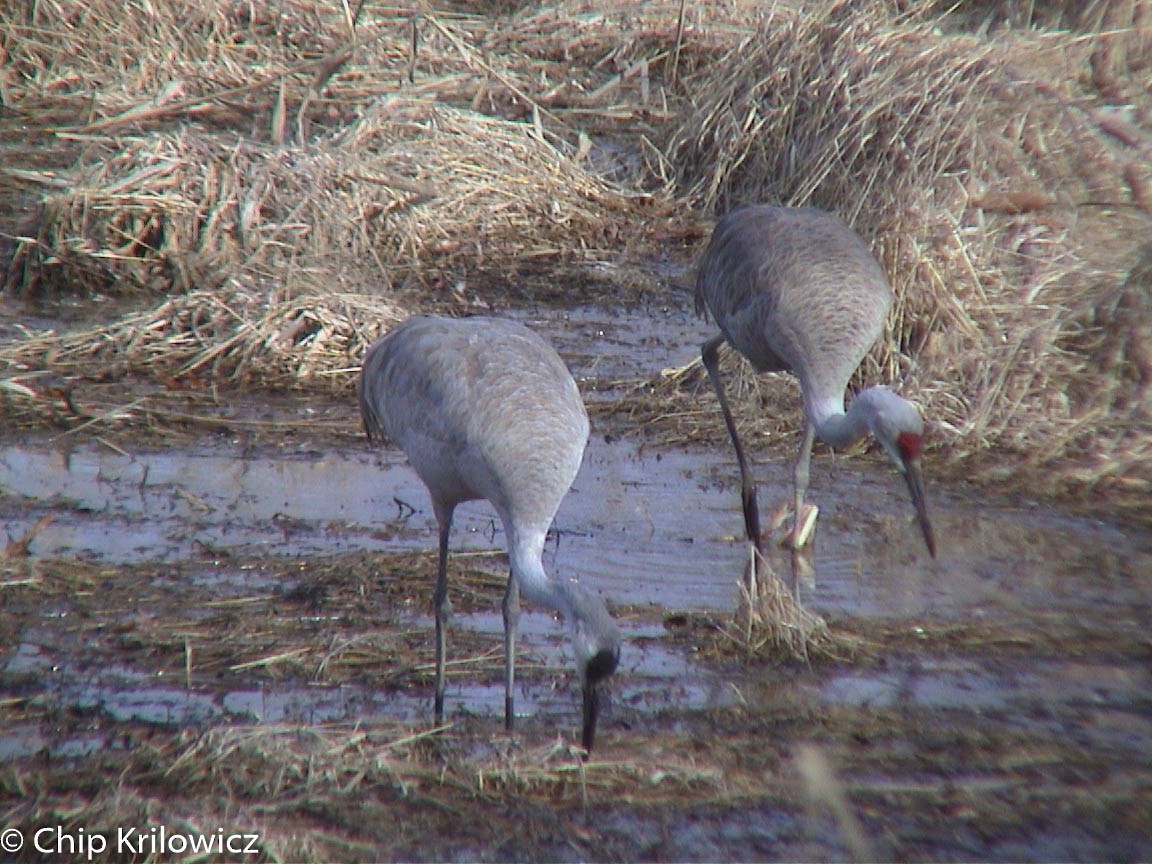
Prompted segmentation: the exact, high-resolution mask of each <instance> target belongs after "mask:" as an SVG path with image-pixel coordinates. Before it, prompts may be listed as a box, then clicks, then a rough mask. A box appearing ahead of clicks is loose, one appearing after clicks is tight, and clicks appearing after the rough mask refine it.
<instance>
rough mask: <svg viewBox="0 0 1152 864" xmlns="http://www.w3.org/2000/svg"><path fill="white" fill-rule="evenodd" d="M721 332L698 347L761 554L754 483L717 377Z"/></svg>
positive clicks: (746, 524) (747, 527)
mask: <svg viewBox="0 0 1152 864" xmlns="http://www.w3.org/2000/svg"><path fill="white" fill-rule="evenodd" d="M723 344H724V335H723V334H720V335H718V336H714V337H713V338H711V339H709V340H708V341H707V342H705V343H704V345H703V346H702V347H701V349H700V359H701V361H702V362H703V363H704V368H705V369H707V370H708V377H709V378H710V379H711V380H712V387H713V389H715V391H716V398H717V399H719V400H720V410H721V411H723V412H724V424H725V425H726V426H727V427H728V434H729V436H731V438H732V446H733V447H734V448H735V449H736V461H737V463H739V465H740V498H741V500H742V502H743V504H744V531H745V532H746V533H747V535H748V539H749V540H750V541H751V542H752V545H754V546H755V547H756V550H757V551H758V552H761V553H763V551H764V550H763V548H761V545H760V543H761V541H760V506H759V504H757V502H756V483H755V481H753V479H752V473H751V472H750V471H749V470H748V460H747V459H745V458H744V448H743V447H742V446H740V436H739V435H738V434H737V433H736V421H735V420H733V419H732V409H731V408H729V407H728V397H727V396H726V395H725V394H724V382H723V381H721V380H720V346H721V345H723Z"/></svg>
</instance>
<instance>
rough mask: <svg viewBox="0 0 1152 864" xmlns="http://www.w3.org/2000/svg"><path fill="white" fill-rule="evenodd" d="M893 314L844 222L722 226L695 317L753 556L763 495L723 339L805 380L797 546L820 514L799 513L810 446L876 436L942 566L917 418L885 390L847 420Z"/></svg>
mask: <svg viewBox="0 0 1152 864" xmlns="http://www.w3.org/2000/svg"><path fill="white" fill-rule="evenodd" d="M891 306H892V288H891V286H890V285H889V284H888V280H887V278H886V277H885V275H884V271H883V270H882V269H881V268H880V265H879V264H878V263H877V261H876V259H875V258H874V257H873V256H872V253H871V252H870V251H869V249H868V246H867V245H866V244H865V243H864V241H863V240H862V239H861V238H860V236H859V235H858V234H856V232H855V231H853V230H852V229H851V228H850V227H848V225H847V224H846V223H845V222H844V221H843V220H841V219H840V218H839V217H838V216H834V215H833V214H831V213H827V212H825V211H823V210H817V209H816V208H813V207H773V206H768V205H759V206H752V207H744V208H741V209H738V210H734V211H732V212H731V213H729V214H728V215H726V216H725V217H724V218H723V219H721V220H720V222H719V223H718V224H717V225H716V228H715V230H714V231H713V233H712V239H711V240H710V241H709V244H708V248H707V250H706V251H705V253H704V258H703V261H702V262H701V264H700V269H699V271H698V274H697V277H696V311H697V313H699V314H705V313H706V310H708V311H711V313H712V317H713V319H715V321H716V324H717V326H719V328H720V334H719V335H717V336H715V337H713V338H712V339H709V340H708V341H707V342H705V343H704V345H703V346H702V348H701V360H702V361H703V363H704V368H705V369H707V370H708V377H709V378H710V379H711V381H712V386H713V387H714V388H715V390H716V396H717V397H718V398H719V400H720V408H721V410H722V411H723V413H724V423H725V425H727V427H728V434H729V435H730V436H731V437H732V444H733V446H734V447H735V449H736V461H737V462H738V463H739V465H740V481H741V497H742V499H743V505H744V527H745V530H746V532H747V534H748V539H749V540H751V541H752V543H753V544H754V545H755V546H756V548H757V549H758V550H761V539H760V515H759V511H758V508H757V503H756V485H755V482H754V481H753V480H752V477H751V475H750V474H749V472H748V463H747V460H746V459H745V457H744V449H743V448H742V447H741V446H740V438H739V436H738V435H737V434H736V424H735V422H734V421H733V419H732V411H731V409H730V408H729V407H728V399H727V398H726V396H725V395H724V384H723V382H722V381H721V379H720V366H719V351H720V346H721V345H722V344H723V343H724V342H725V341H727V342H728V343H729V344H731V345H732V347H734V348H735V349H736V350H737V351H739V352H740V353H741V354H743V355H744V356H745V357H746V358H748V360H749V362H751V364H752V366H753V368H755V369H756V370H757V371H758V372H780V371H790V372H792V374H794V375H795V376H796V377H797V378H798V379H799V380H800V389H801V391H802V394H803V398H804V417H805V427H806V428H805V432H804V438H803V442H802V443H801V445H800V452H799V454H798V455H797V458H796V465H795V470H794V474H793V480H794V485H795V502H794V506H795V521H794V523H793V529H792V532H791V537H790V542H791V546H792V548H793V549H794V550H795V549H798V548H800V547H801V546H803V545H804V543H805V542H807V539H808V535H809V533H810V532H811V529H812V526H813V524H814V520H815V513H816V511H815V508H812V509H811V510H810V511H809V512H810V513H811V517H810V518H805V516H804V515H803V514H805V508H804V495H805V493H806V492H807V489H808V466H809V462H810V461H811V456H812V441H813V438H814V437H819V438H820V440H821V441H823V442H824V443H826V444H828V445H830V446H832V447H836V448H841V447H847V446H849V445H851V444H853V443H854V442H856V441H858V440H860V439H861V438H863V437H865V436H866V435H869V434H871V435H873V436H875V438H876V440H877V441H878V442H879V443H880V446H881V447H882V448H883V450H884V452H885V453H887V454H888V456H889V457H890V458H891V459H892V461H893V462H894V463H895V465H896V468H897V470H899V471H900V473H901V474H902V475H903V476H904V479H905V480H906V481H907V483H908V491H909V492H910V493H911V494H912V504H913V505H914V506H915V508H916V516H917V519H918V520H919V522H920V530H921V532H922V533H923V535H924V542H925V543H927V545H928V552H929V553H930V554H931V555H932V557H933V558H935V557H936V539H935V536H934V535H933V533H932V523H931V522H929V520H928V509H927V505H926V503H925V498H924V478H923V475H922V473H921V470H920V451H921V448H922V445H923V438H924V423H923V421H922V420H921V418H920V412H919V411H918V410H917V408H916V406H915V405H913V404H912V403H911V402H908V401H907V400H905V399H902V398H901V397H900V396H897V395H896V394H895V393H894V392H892V391H891V390H889V389H888V388H886V387H882V386H881V387H869V388H867V389H866V390H862V391H860V392H859V393H858V394H856V396H855V398H854V399H853V400H852V402H851V404H850V405H849V406H848V410H847V412H845V410H844V391H845V389H846V388H847V386H848V379H849V378H851V377H852V373H853V372H854V371H855V370H856V367H857V366H859V365H860V361H861V360H863V359H864V355H865V354H866V353H867V352H868V349H869V348H871V347H872V345H873V343H875V342H876V340H877V338H879V336H880V332H881V329H882V328H883V325H884V319H885V317H886V316H887V315H888V310H889V309H890V308H891ZM792 587H793V591H795V590H796V585H795V582H794V583H793V586H792Z"/></svg>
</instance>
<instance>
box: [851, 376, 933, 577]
mask: <svg viewBox="0 0 1152 864" xmlns="http://www.w3.org/2000/svg"><path fill="white" fill-rule="evenodd" d="M867 405H868V410H870V411H871V416H870V418H869V422H870V426H871V428H872V432H873V434H875V436H876V440H877V441H878V442H879V443H880V446H881V447H883V448H884V452H886V453H887V454H888V457H889V458H890V459H891V460H892V462H893V463H894V464H895V465H896V469H897V470H898V471H899V472H900V473H901V474H902V475H903V476H904V481H905V482H906V483H907V484H908V491H909V493H910V494H911V495H912V506H913V507H915V508H916V521H918V522H919V523H920V531H921V533H922V534H923V535H924V543H925V544H926V545H927V546H928V554H929V555H931V556H932V557H933V558H935V557H936V535H935V533H934V532H933V530H932V522H931V520H929V518H928V501H927V497H926V496H925V494H924V473H923V471H922V470H921V468H920V453H921V451H922V450H923V449H924V421H923V419H922V418H921V417H920V412H919V411H918V410H917V408H916V406H915V405H913V404H912V403H911V402H909V401H907V400H906V399H902V398H900V397H899V396H897V395H896V394H895V393H893V392H892V391H891V390H888V389H887V388H885V387H873V388H871V389H870V391H868V397H867Z"/></svg>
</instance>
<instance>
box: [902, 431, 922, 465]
mask: <svg viewBox="0 0 1152 864" xmlns="http://www.w3.org/2000/svg"><path fill="white" fill-rule="evenodd" d="M896 446H898V447H899V448H900V456H901V457H902V458H903V459H904V461H905V462H911V461H912V460H913V459H919V458H920V451H921V449H923V447H924V439H923V438H922V437H921V436H919V435H917V434H916V433H915V432H901V433H900V434H899V435H897V436H896Z"/></svg>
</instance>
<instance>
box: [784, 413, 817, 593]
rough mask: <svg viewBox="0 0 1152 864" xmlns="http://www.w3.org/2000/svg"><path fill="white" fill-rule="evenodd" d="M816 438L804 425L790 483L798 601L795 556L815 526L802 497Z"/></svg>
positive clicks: (795, 585)
mask: <svg viewBox="0 0 1152 864" xmlns="http://www.w3.org/2000/svg"><path fill="white" fill-rule="evenodd" d="M815 437H816V429H815V428H814V427H813V426H812V424H811V423H808V424H805V427H804V440H803V441H802V442H801V444H800V452H799V453H797V454H796V467H795V468H794V469H793V471H792V481H793V484H794V489H795V495H796V498H795V510H794V511H793V513H794V521H793V523H792V536H791V539H790V543H789V545H790V546H791V547H792V585H791V588H792V596H793V597H794V598H795V599H797V600H799V599H800V577H799V569H800V567H799V565H798V562H797V554H798V552H799V550H800V549H801V547H803V546H804V545H805V544H806V543H807V542H808V538H809V536H810V535H811V533H812V530H813V526H814V525H815V519H814V517H813V518H812V519H809V518H808V514H807V512H806V511H805V509H804V496H805V495H806V494H807V493H808V471H809V466H810V465H811V464H812V442H813V440H814V439H815Z"/></svg>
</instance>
